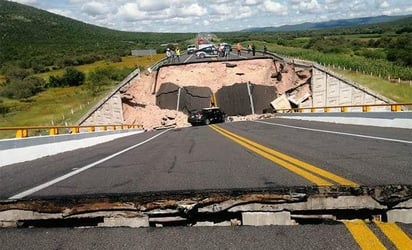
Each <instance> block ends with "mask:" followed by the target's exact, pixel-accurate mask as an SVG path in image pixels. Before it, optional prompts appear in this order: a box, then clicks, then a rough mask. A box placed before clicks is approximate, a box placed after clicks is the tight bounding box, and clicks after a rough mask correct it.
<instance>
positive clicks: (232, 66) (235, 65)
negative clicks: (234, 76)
mask: <svg viewBox="0 0 412 250" xmlns="http://www.w3.org/2000/svg"><path fill="white" fill-rule="evenodd" d="M226 67H227V68H234V67H237V64H234V63H226Z"/></svg>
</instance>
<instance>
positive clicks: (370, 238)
mask: <svg viewBox="0 0 412 250" xmlns="http://www.w3.org/2000/svg"><path fill="white" fill-rule="evenodd" d="M344 224H345V226H346V228H347V229H348V230H349V232H350V233H351V234H352V236H353V238H354V239H355V241H356V242H357V243H358V245H359V246H360V247H361V249H371V250H372V249H373V250H379V249H386V247H385V246H384V244H383V243H382V242H381V241H380V240H379V238H378V237H377V236H376V235H375V234H374V232H373V231H372V230H371V229H370V228H369V227H368V225H367V224H366V223H365V222H364V221H362V220H355V221H345V222H344ZM374 224H375V225H376V226H377V227H378V228H379V230H380V231H381V232H382V233H383V234H384V235H385V236H386V237H387V238H388V239H389V240H390V241H391V242H392V243H393V244H394V245H395V247H396V248H397V249H411V246H412V240H411V239H410V238H409V236H408V235H407V234H406V233H405V232H404V231H402V229H401V228H400V227H399V226H398V225H396V224H395V223H383V222H379V221H375V222H374Z"/></svg>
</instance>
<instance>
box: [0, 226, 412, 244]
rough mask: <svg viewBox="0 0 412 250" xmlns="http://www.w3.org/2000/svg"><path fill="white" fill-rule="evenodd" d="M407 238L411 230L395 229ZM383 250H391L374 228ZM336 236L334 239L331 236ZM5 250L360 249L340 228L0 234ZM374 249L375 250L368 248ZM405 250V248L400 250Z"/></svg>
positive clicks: (61, 230)
mask: <svg viewBox="0 0 412 250" xmlns="http://www.w3.org/2000/svg"><path fill="white" fill-rule="evenodd" d="M399 226H400V227H401V228H402V230H403V231H404V232H407V233H409V235H411V234H412V227H411V225H406V224H402V225H399ZM370 228H371V230H373V231H374V232H375V233H376V234H377V235H379V236H380V237H379V238H380V239H381V241H382V243H383V244H385V246H386V247H388V248H387V249H396V248H395V246H394V245H393V244H392V243H391V242H390V241H389V240H388V239H385V237H383V236H381V235H380V234H379V232H378V231H377V229H376V228H375V227H373V226H370ZM337 236H338V237H337ZM0 244H1V248H2V249H4V250H6V249H7V250H8V249H288V250H290V249H360V248H359V246H358V245H357V243H356V242H355V240H354V239H353V237H352V236H351V234H350V233H349V231H348V230H347V229H346V228H345V226H343V225H342V224H336V225H307V226H267V227H213V228H212V227H190V228H189V227H174V228H170V227H169V228H144V229H129V228H98V229H92V228H78V229H66V228H53V229H51V228H49V229H45V228H40V229H21V230H13V229H0ZM373 249H378V248H373ZM405 249H406V248H405Z"/></svg>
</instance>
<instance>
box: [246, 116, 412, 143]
mask: <svg viewBox="0 0 412 250" xmlns="http://www.w3.org/2000/svg"><path fill="white" fill-rule="evenodd" d="M253 122H257V123H264V124H268V125H273V126H280V127H286V128H296V129H301V130H309V131H315V132H321V133H329V134H336V135H348V136H354V137H361V138H367V139H374V140H382V141H391V142H401V143H408V144H412V141H406V140H398V139H392V138H385V137H377V136H369V135H360V134H351V133H345V132H337V131H330V130H321V129H313V128H304V127H297V126H291V125H284V124H279V123H272V122H264V121H253Z"/></svg>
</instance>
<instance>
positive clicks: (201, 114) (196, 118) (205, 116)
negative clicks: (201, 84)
mask: <svg viewBox="0 0 412 250" xmlns="http://www.w3.org/2000/svg"><path fill="white" fill-rule="evenodd" d="M225 119H226V114H225V113H224V112H223V111H222V110H220V108H218V107H214V108H204V109H201V110H197V111H194V112H191V113H190V114H189V117H188V118H187V121H188V122H189V123H190V124H192V126H194V125H203V124H204V125H209V124H211V123H219V122H225Z"/></svg>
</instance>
